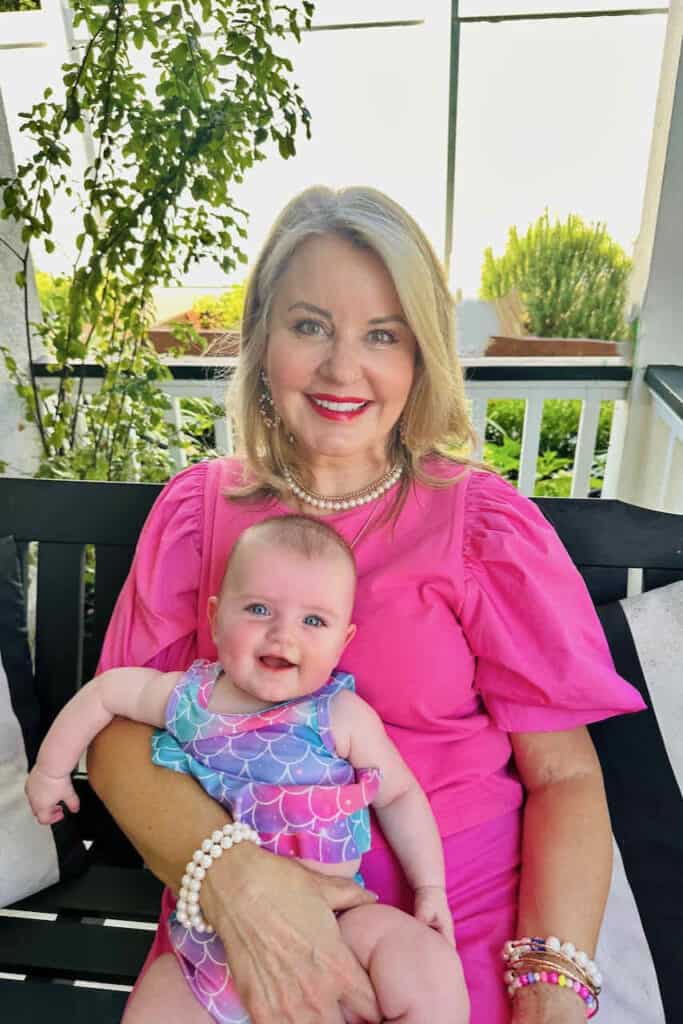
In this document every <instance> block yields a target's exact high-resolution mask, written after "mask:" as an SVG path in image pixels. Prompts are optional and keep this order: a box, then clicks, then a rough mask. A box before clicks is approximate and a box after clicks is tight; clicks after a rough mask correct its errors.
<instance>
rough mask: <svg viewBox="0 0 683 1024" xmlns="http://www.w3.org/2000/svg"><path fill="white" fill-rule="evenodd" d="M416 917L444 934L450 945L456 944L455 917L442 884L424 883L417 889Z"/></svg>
mask: <svg viewBox="0 0 683 1024" xmlns="http://www.w3.org/2000/svg"><path fill="white" fill-rule="evenodd" d="M415 917H416V918H417V920H418V921H422V922H423V923H424V924H426V925H428V926H429V927H430V928H433V929H434V930H435V931H437V932H439V933H440V934H441V935H443V937H444V939H445V940H446V942H448V943H449V945H451V946H455V936H454V934H453V918H452V917H451V912H450V909H449V907H448V900H447V898H446V890H445V889H444V887H443V886H442V885H422V886H420V888H419V889H416V890H415Z"/></svg>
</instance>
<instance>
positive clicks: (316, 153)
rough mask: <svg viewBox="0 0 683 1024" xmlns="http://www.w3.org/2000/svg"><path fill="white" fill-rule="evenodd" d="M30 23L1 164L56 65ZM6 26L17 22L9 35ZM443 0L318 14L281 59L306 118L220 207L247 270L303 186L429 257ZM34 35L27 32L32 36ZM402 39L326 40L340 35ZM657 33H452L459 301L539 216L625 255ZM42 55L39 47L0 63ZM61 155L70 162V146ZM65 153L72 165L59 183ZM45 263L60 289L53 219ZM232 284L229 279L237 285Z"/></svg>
mask: <svg viewBox="0 0 683 1024" xmlns="http://www.w3.org/2000/svg"><path fill="white" fill-rule="evenodd" d="M43 2H44V4H45V6H46V10H45V13H44V14H43V15H38V16H34V15H17V16H14V18H13V22H12V24H11V25H10V28H9V29H8V28H6V27H5V26H6V25H7V24H8V23H7V22H4V23H3V18H4V17H6V16H4V15H0V90H2V94H3V99H4V103H5V107H6V109H7V115H8V119H9V123H10V131H11V133H12V137H13V145H14V148H15V157H16V159H17V160H21V159H23V158H25V157H26V156H27V155H28V151H29V150H28V147H27V143H26V140H25V139H24V138H23V137H22V136H20V135H19V133H18V117H17V115H18V112H19V110H27V109H29V108H30V105H31V103H32V102H35V101H36V100H38V99H39V97H40V93H41V92H42V89H43V88H44V87H45V85H47V84H56V83H57V81H58V67H59V64H60V63H61V61H62V60H64V59H65V56H66V53H67V50H66V43H65V35H64V28H63V24H62V20H61V8H60V3H59V0H43ZM638 6H647V7H661V8H665V7H666V6H667V5H666V3H663V2H659V0H648V3H647V4H644V3H643V4H638V3H634V2H631V0H602V2H599V0H593V2H592V3H591V2H590V0H563V2H558V0H549V2H540V0H527V2H526V3H521V2H512V0H497V2H494V0H461V3H460V13H461V15H462V16H464V17H467V16H474V15H477V16H481V15H485V14H493V13H505V14H514V13H520V12H525V13H531V14H540V13H542V12H544V11H554V12H557V11H568V10H569V11H574V12H578V11H587V10H594V9H601V10H607V9H610V8H611V9H615V8H619V9H624V8H627V7H638ZM18 18H25V19H28V18H31V19H33V21H32V23H29V21H24V22H21V23H20V22H18V20H17V19H18ZM449 18H450V0H422V2H417V0H319V3H318V4H317V8H316V17H315V24H316V25H317V26H318V27H319V28H320V31H316V32H312V33H307V34H306V35H305V36H304V41H303V43H302V45H301V46H299V47H294V46H292V47H291V48H290V55H291V56H292V59H293V61H294V66H295V75H294V77H295V79H296V80H297V81H298V82H299V84H300V86H301V89H302V92H303V95H304V99H305V101H306V103H307V105H308V107H309V108H310V110H311V112H312V115H313V123H312V129H313V138H312V140H311V141H310V142H307V141H306V140H305V139H304V138H303V137H302V138H301V139H300V141H299V144H298V153H297V156H296V158H294V159H292V160H289V161H283V160H282V159H280V158H279V157H278V156H277V155H275V154H273V155H271V156H269V158H268V159H267V160H266V161H265V162H264V163H261V164H259V165H257V166H256V167H255V168H254V169H253V170H252V171H251V172H250V173H249V175H248V178H247V180H246V181H245V183H244V185H243V186H241V187H240V188H239V189H237V190H236V199H237V202H238V203H239V204H240V205H242V206H244V207H245V208H246V209H247V210H249V212H250V225H249V237H248V240H247V246H246V248H247V254H248V256H249V257H250V259H251V258H253V257H254V256H255V255H256V253H257V251H258V247H259V246H260V244H261V243H262V241H263V239H264V237H265V235H266V233H267V230H268V227H269V225H270V223H271V222H272V220H273V219H274V217H275V216H276V214H277V213H278V211H279V209H280V208H281V207H282V206H283V205H284V204H285V202H287V201H288V200H289V199H290V198H291V196H292V195H294V194H295V193H296V192H297V191H299V190H300V189H302V188H304V187H306V186H307V185H310V184H316V183H324V184H329V185H332V186H341V185H347V184H368V185H373V186H375V187H377V188H380V189H382V190H383V191H385V192H387V193H388V194H389V195H391V196H392V197H393V198H394V199H397V200H398V201H399V202H401V203H403V204H404V205H405V206H406V207H407V209H408V210H409V211H410V212H411V213H412V214H413V215H414V216H415V217H416V218H417V220H418V221H419V223H420V224H421V225H422V226H423V228H424V229H425V230H426V232H427V234H428V235H429V237H430V238H431V240H432V242H433V244H434V245H435V247H436V249H437V252H439V254H440V255H442V256H443V255H444V238H445V209H446V166H447V153H446V149H447V144H446V143H447V119H448V61H449ZM39 19H42V20H39ZM387 20H393V21H400V20H411V21H418V22H419V24H416V25H408V26H401V27H399V26H397V27H389V28H387V27H381V28H375V27H367V28H364V29H362V30H359V29H356V30H348V29H344V30H332V28H331V26H332V25H335V24H340V23H350V22H356V21H360V22H368V21H387ZM665 30H666V17H665V16H663V15H650V16H641V17H635V16H632V17H624V18H614V17H601V18H578V17H577V18H571V19H565V18H562V19H553V20H529V21H517V22H512V23H506V24H491V23H483V24H469V23H466V24H463V26H462V28H461V45H460V61H459V69H458V121H457V133H456V172H455V210H454V228H455V232H454V238H455V244H454V251H453V254H452V261H451V285H452V287H453V288H454V289H459V290H460V291H461V293H462V295H463V296H464V297H466V298H467V297H475V296H476V295H477V293H478V289H479V283H480V272H481V263H482V255H483V251H484V249H485V247H486V246H489V245H491V246H493V248H494V252H497V253H499V252H502V250H503V248H504V245H505V239H506V235H507V232H508V229H509V227H510V226H511V225H512V224H515V225H517V226H518V227H519V228H520V229H522V230H523V229H525V228H526V226H527V225H528V224H529V223H531V222H532V221H534V220H536V219H537V218H538V216H539V215H540V214H541V213H542V212H543V210H544V209H545V208H546V207H547V208H548V209H549V211H550V213H551V215H556V216H560V217H566V216H567V214H568V213H570V212H572V213H578V214H580V215H581V216H583V217H584V218H585V219H587V220H589V221H598V220H599V221H602V222H605V223H606V224H607V227H608V229H609V231H610V232H611V233H612V235H613V236H614V237H615V238H616V240H617V241H618V242H620V243H621V244H622V245H623V246H624V248H625V249H626V250H627V251H628V252H629V253H630V252H631V251H632V248H633V244H634V242H635V239H636V236H637V234H638V229H639V225H640V213H641V205H642V199H643V191H644V186H645V178H646V173H647V164H648V156H649V147H650V141H651V135H652V127H653V118H654V110H655V102H656V96H657V84H658V78H659V70H660V62H661V55H662V47H663V42H664V35H665ZM17 42H20V43H22V42H23V43H24V44H26V43H31V42H42V43H44V44H46V45H43V46H40V47H33V46H26V45H24V46H23V47H22V48H20V49H19V48H8V47H9V46H10V45H11V44H13V43H14V44H16V43H17ZM75 145H76V146H79V145H82V144H81V143H80V137H78V138H76V140H75ZM81 160H82V152H76V153H75V162H76V165H78V164H79V162H80V161H81ZM55 221H56V223H57V225H58V236H59V237H58V243H59V244H58V248H57V251H56V252H55V254H54V255H53V256H51V257H47V256H46V255H45V254H40V253H37V254H35V255H36V263H37V264H38V266H39V267H40V268H41V269H46V270H50V271H52V272H59V271H66V270H67V269H68V266H69V255H70V252H71V246H72V244H73V238H74V237H75V235H76V234H77V231H78V220H77V217H76V216H75V215H74V214H73V213H72V212H71V211H70V209H69V206H68V205H67V203H66V201H65V202H64V203H62V204H60V205H59V207H58V209H57V210H56V217H55ZM243 276H244V270H241V271H239V272H238V275H237V278H236V279H240V278H241V277H243ZM229 280H230V279H228V278H226V277H225V275H223V273H222V272H221V271H220V270H219V269H218V268H217V267H215V266H211V265H203V266H199V267H196V268H194V269H193V270H192V271H191V272H190V274H189V275H188V276H187V278H186V279H185V281H184V284H185V285H186V286H188V287H192V288H199V289H202V290H205V291H207V292H208V291H212V290H214V289H222V288H223V287H225V286H226V285H227V284H228V283H229Z"/></svg>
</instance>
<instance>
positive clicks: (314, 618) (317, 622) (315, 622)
mask: <svg viewBox="0 0 683 1024" xmlns="http://www.w3.org/2000/svg"><path fill="white" fill-rule="evenodd" d="M304 625H305V626H315V627H316V628H319V627H320V626H325V625H327V623H326V622H325V620H324V619H321V617H320V616H319V615H307V616H306V617H305V618H304Z"/></svg>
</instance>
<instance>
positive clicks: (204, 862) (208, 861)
mask: <svg viewBox="0 0 683 1024" xmlns="http://www.w3.org/2000/svg"><path fill="white" fill-rule="evenodd" d="M201 865H202V867H203V868H210V867H211V857H209V855H208V853H205V854H204V856H203V857H202V860H201Z"/></svg>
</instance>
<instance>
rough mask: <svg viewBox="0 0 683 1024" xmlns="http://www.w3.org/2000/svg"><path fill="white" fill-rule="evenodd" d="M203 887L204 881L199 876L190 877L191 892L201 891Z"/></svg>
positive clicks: (189, 887) (189, 886)
mask: <svg viewBox="0 0 683 1024" xmlns="http://www.w3.org/2000/svg"><path fill="white" fill-rule="evenodd" d="M201 887H202V883H201V882H200V880H199V879H198V878H191V879H190V884H189V885H188V889H189V890H190V892H199V890H200V889H201Z"/></svg>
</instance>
